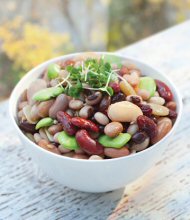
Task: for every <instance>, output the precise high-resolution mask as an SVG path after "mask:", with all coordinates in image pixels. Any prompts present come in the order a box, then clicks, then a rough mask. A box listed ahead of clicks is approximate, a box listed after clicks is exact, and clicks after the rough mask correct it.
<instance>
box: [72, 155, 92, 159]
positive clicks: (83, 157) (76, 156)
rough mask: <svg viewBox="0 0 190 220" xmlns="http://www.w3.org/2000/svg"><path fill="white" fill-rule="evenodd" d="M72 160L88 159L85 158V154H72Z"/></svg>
mask: <svg viewBox="0 0 190 220" xmlns="http://www.w3.org/2000/svg"><path fill="white" fill-rule="evenodd" d="M73 158H76V159H85V160H87V159H88V158H89V156H87V155H86V154H74V155H73Z"/></svg>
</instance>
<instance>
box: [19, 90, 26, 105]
mask: <svg viewBox="0 0 190 220" xmlns="http://www.w3.org/2000/svg"><path fill="white" fill-rule="evenodd" d="M25 101H28V98H27V89H25V90H24V91H23V92H22V93H21V95H20V99H19V102H25Z"/></svg>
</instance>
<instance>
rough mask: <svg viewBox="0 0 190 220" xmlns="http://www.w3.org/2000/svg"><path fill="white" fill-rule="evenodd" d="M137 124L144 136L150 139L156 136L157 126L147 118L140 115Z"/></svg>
mask: <svg viewBox="0 0 190 220" xmlns="http://www.w3.org/2000/svg"><path fill="white" fill-rule="evenodd" d="M137 124H138V127H139V129H140V130H141V131H145V132H146V134H147V135H148V136H149V137H150V138H154V137H155V136H156V135H157V132H158V129H157V125H156V124H155V123H154V121H153V120H152V119H150V118H148V117H147V116H145V115H140V116H138V118H137Z"/></svg>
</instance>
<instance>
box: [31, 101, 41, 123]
mask: <svg viewBox="0 0 190 220" xmlns="http://www.w3.org/2000/svg"><path fill="white" fill-rule="evenodd" d="M30 119H31V120H32V121H38V120H39V119H40V115H39V111H38V106H37V105H35V104H34V105H33V106H32V108H31V111H30Z"/></svg>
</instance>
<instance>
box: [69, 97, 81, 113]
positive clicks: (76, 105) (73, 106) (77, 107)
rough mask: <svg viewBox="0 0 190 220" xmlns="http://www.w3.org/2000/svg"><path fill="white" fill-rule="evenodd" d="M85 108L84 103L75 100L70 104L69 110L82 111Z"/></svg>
mask: <svg viewBox="0 0 190 220" xmlns="http://www.w3.org/2000/svg"><path fill="white" fill-rule="evenodd" d="M82 107H83V102H82V101H81V100H76V99H73V100H71V101H70V102H69V108H71V109H73V110H80V109H81V108H82Z"/></svg>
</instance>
